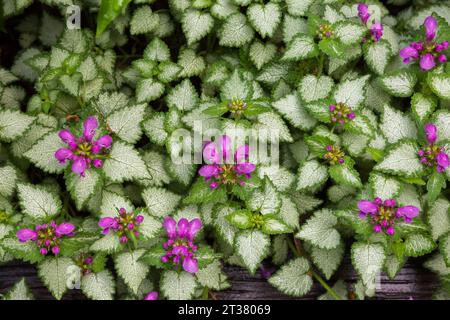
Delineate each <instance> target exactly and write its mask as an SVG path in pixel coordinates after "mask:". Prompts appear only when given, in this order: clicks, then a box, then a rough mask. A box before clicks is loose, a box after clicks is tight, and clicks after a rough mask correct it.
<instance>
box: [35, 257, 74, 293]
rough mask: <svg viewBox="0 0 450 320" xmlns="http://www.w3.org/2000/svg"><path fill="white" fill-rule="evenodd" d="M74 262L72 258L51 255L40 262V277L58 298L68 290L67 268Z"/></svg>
mask: <svg viewBox="0 0 450 320" xmlns="http://www.w3.org/2000/svg"><path fill="white" fill-rule="evenodd" d="M72 264H73V262H72V260H71V259H69V258H65V257H56V258H50V257H49V258H46V259H45V260H44V261H42V262H41V263H39V264H38V273H39V277H40V278H41V279H42V281H43V282H44V284H45V286H46V287H47V288H48V290H50V292H51V293H52V295H53V296H54V297H55V298H56V299H57V300H61V298H62V296H63V295H64V293H65V292H66V291H67V285H66V283H67V278H68V275H67V268H68V267H69V266H70V265H72Z"/></svg>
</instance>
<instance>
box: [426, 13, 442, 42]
mask: <svg viewBox="0 0 450 320" xmlns="http://www.w3.org/2000/svg"><path fill="white" fill-rule="evenodd" d="M437 25H438V24H437V21H436V19H435V18H434V17H432V16H428V17H426V18H425V21H424V23H423V26H424V27H425V36H426V37H427V40H433V39H434V38H435V37H436V29H437Z"/></svg>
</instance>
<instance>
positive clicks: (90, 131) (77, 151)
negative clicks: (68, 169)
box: [55, 117, 113, 176]
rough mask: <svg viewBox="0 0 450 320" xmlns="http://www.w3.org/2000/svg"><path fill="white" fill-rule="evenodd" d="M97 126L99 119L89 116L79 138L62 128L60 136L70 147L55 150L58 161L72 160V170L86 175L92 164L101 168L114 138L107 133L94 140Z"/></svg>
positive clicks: (63, 162)
mask: <svg viewBox="0 0 450 320" xmlns="http://www.w3.org/2000/svg"><path fill="white" fill-rule="evenodd" d="M97 128H98V122H97V119H96V118H95V117H89V118H87V119H86V120H85V121H84V123H83V135H82V136H81V137H79V138H76V137H75V136H74V135H73V134H72V133H71V132H70V131H69V130H67V129H64V130H61V131H60V132H59V137H60V138H61V140H62V141H63V142H64V143H66V144H67V145H68V147H69V148H60V149H58V150H57V151H56V152H55V158H56V159H57V160H58V162H59V163H61V164H65V163H66V161H68V160H69V161H72V171H73V172H74V173H77V174H79V175H81V176H84V175H85V172H86V170H87V169H89V168H90V167H91V166H94V167H95V168H101V167H102V166H103V160H102V159H101V158H104V154H103V153H105V151H106V149H109V148H110V147H111V145H112V142H113V140H112V138H111V136H109V135H105V136H102V137H101V138H99V139H98V140H97V141H94V140H93V139H94V136H95V133H96V130H97Z"/></svg>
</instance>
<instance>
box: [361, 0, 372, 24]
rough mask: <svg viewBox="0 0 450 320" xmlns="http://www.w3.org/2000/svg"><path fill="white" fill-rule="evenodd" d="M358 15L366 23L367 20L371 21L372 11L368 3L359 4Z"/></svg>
mask: <svg viewBox="0 0 450 320" xmlns="http://www.w3.org/2000/svg"><path fill="white" fill-rule="evenodd" d="M358 16H359V18H360V19H361V21H362V22H363V23H364V24H366V23H367V21H369V18H370V13H369V7H368V6H367V4H365V3H360V4H358Z"/></svg>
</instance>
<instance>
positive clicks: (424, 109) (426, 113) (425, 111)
mask: <svg viewBox="0 0 450 320" xmlns="http://www.w3.org/2000/svg"><path fill="white" fill-rule="evenodd" d="M436 105H437V103H436V100H435V99H433V97H431V96H426V95H424V94H422V93H420V92H416V93H414V95H413V96H412V98H411V111H412V114H413V115H414V117H415V118H416V120H418V121H419V122H425V120H426V119H428V118H429V117H430V116H431V114H432V113H433V112H434V110H435V109H436Z"/></svg>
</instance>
